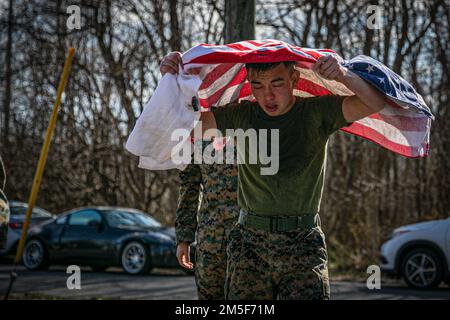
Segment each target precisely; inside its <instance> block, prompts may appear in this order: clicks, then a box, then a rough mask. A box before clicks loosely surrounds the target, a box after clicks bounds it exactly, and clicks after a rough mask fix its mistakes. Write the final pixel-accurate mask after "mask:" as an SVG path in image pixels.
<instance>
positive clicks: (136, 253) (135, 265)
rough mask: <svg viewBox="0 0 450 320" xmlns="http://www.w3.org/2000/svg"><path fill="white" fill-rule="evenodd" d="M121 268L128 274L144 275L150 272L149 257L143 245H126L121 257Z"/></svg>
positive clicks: (134, 242) (131, 243) (134, 243)
mask: <svg viewBox="0 0 450 320" xmlns="http://www.w3.org/2000/svg"><path fill="white" fill-rule="evenodd" d="M121 263H122V268H123V270H125V272H126V273H129V274H144V273H148V272H149V271H150V255H149V252H148V250H147V249H146V248H145V247H144V245H143V244H142V243H140V242H137V241H132V242H130V243H127V244H126V245H125V247H124V248H123V250H122V255H121Z"/></svg>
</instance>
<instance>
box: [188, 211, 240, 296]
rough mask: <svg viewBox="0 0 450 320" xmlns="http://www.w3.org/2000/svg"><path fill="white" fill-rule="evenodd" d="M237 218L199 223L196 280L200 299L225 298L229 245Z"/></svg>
mask: <svg viewBox="0 0 450 320" xmlns="http://www.w3.org/2000/svg"><path fill="white" fill-rule="evenodd" d="M236 222H237V218H236V219H228V220H226V221H221V222H220V223H216V224H215V225H202V224H199V225H198V228H197V246H196V250H195V282H196V284H197V295H198V299H199V300H224V299H225V293H224V284H225V278H226V268H227V250H226V249H227V245H228V238H229V235H230V232H231V230H232V229H233V227H234V226H235V224H236Z"/></svg>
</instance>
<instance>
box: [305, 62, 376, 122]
mask: <svg viewBox="0 0 450 320" xmlns="http://www.w3.org/2000/svg"><path fill="white" fill-rule="evenodd" d="M313 71H314V72H316V73H317V74H319V75H320V76H321V77H323V78H325V79H328V80H335V81H338V82H340V83H342V84H344V85H345V86H346V87H347V88H348V89H350V90H351V91H353V92H354V93H355V95H354V96H351V97H347V98H345V99H344V102H343V104H342V113H343V114H344V118H345V120H346V121H347V122H354V121H357V120H360V119H363V118H365V117H367V116H369V115H371V114H373V113H377V112H379V111H380V110H381V109H383V108H384V105H385V101H384V96H383V94H382V93H380V92H379V91H378V90H377V89H375V88H374V87H373V86H371V85H370V84H368V83H367V82H366V81H364V80H363V79H361V78H360V77H359V76H357V75H356V74H355V73H353V72H351V71H349V70H347V69H346V68H344V67H342V66H341V65H340V64H339V61H338V60H337V59H336V58H335V57H333V56H322V57H320V58H319V59H318V60H317V62H316V64H315V65H314V67H313Z"/></svg>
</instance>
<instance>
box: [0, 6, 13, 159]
mask: <svg viewBox="0 0 450 320" xmlns="http://www.w3.org/2000/svg"><path fill="white" fill-rule="evenodd" d="M8 11H9V12H8V40H7V41H6V54H5V97H4V100H3V113H4V118H3V120H4V122H3V128H4V130H3V132H2V133H3V146H2V149H4V150H8V149H9V145H8V141H9V138H8V136H9V118H10V112H11V82H12V80H11V76H12V75H11V64H12V61H11V60H12V54H11V53H12V29H13V0H9V10H8ZM0 120H1V119H0ZM5 154H6V155H8V152H5Z"/></svg>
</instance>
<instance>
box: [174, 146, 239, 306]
mask: <svg viewBox="0 0 450 320" xmlns="http://www.w3.org/2000/svg"><path fill="white" fill-rule="evenodd" d="M196 144H197V145H196V146H197V147H198V148H199V149H198V151H200V150H201V151H202V153H204V152H205V149H206V148H207V147H208V146H209V145H210V142H209V141H204V142H203V143H202V142H200V141H199V142H196ZM226 149H227V146H225V148H224V150H223V151H224V152H226ZM232 151H233V153H232V154H234V155H235V152H236V151H235V150H232ZM206 154H209V153H207V152H206ZM216 155H217V154H216V153H215V152H214V151H213V152H211V156H216ZM211 162H212V161H211ZM179 178H180V194H179V199H178V208H177V211H176V218H175V232H176V237H177V242H180V241H186V242H189V243H191V242H193V241H194V240H196V244H197V245H196V251H195V265H194V268H195V275H196V277H195V278H196V283H197V292H198V298H199V299H224V283H225V275H226V263H227V262H226V261H227V256H226V247H227V239H228V235H229V233H230V231H231V229H232V228H233V226H234V225H235V224H236V222H237V218H238V216H239V209H238V206H237V167H236V166H235V165H234V164H190V165H188V167H187V168H186V169H185V170H183V171H180V173H179Z"/></svg>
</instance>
